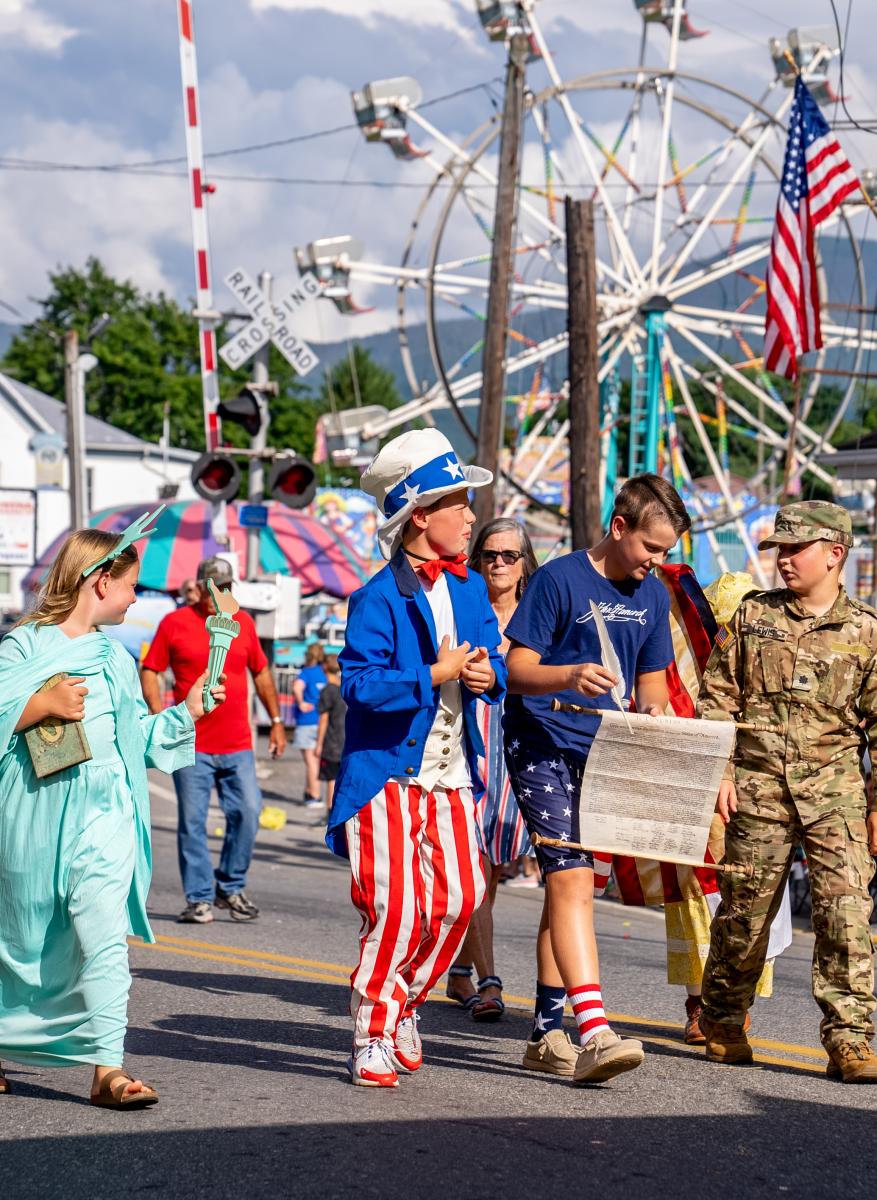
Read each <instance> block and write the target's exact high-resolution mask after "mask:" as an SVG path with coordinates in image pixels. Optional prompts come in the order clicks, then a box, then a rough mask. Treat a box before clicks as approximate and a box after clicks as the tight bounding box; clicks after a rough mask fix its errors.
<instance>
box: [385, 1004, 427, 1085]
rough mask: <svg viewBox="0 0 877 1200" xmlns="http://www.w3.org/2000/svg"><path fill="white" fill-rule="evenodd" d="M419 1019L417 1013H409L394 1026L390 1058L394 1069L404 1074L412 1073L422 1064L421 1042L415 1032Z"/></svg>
mask: <svg viewBox="0 0 877 1200" xmlns="http://www.w3.org/2000/svg"><path fill="white" fill-rule="evenodd" d="M419 1020H420V1017H419V1016H418V1015H417V1013H411V1014H410V1015H409V1016H407V1017H403V1018H402V1020H401V1021H400V1022H399V1024H398V1025H397V1026H396V1040H395V1042H394V1044H393V1047H392V1049H391V1050H390V1059H391V1061H392V1062H393V1064H394V1066H395V1068H396V1070H397V1071H401V1072H402V1073H403V1074H404V1075H413V1074H414V1072H415V1071H419V1070H420V1068H421V1067H422V1066H423V1042H422V1041H421V1040H420V1034H419V1033H418V1032H417V1022H418V1021H419Z"/></svg>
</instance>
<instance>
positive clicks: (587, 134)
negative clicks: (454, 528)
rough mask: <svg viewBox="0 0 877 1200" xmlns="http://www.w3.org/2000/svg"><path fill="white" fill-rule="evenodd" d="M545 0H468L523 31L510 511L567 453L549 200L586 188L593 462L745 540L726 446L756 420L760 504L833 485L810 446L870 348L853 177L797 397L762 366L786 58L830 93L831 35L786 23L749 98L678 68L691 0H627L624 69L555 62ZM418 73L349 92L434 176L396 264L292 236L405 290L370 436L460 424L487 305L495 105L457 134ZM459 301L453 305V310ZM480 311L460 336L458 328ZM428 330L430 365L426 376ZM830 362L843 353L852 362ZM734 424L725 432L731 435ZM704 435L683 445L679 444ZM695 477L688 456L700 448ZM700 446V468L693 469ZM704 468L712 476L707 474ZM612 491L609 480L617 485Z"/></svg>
mask: <svg viewBox="0 0 877 1200" xmlns="http://www.w3.org/2000/svg"><path fill="white" fill-rule="evenodd" d="M534 3H535V0H514V2H507V0H501V2H497V0H476V7H477V10H478V15H479V17H480V19H481V22H482V25H483V26H484V29H485V31H486V32H487V34H488V36H489V37H491V39H492V40H495V41H498V42H506V41H508V40H509V39H510V38H511V37H512V36H513V35H514V34H516V33H524V34H525V35H526V37H527V39H528V43H529V47H530V55H529V57H530V61H529V64H528V68H527V70H528V74H527V83H528V89H529V90H528V91H527V93H526V98H525V119H524V127H523V152H522V156H521V162H522V167H521V177H520V185H519V189H518V194H517V214H516V233H515V247H514V263H515V269H514V279H513V283H512V287H511V307H510V313H509V320H508V353H507V358H506V364H505V366H506V378H507V391H508V393H509V396H508V409H507V416H508V425H509V427H510V429H511V431H512V433H511V440H512V442H513V447H512V449H511V450H510V451H509V452H508V456H507V472H508V474H509V476H510V477H511V479H512V480H513V481H514V483H515V484H516V485H517V486H516V487H514V488H512V489H509V490H507V491H506V493H505V495H504V504H505V511H506V512H508V513H512V512H514V511H516V510H519V509H520V508H521V507H523V506H525V505H526V504H527V501H528V498H532V497H533V496H534V495H535V497H536V499H537V500H538V499H539V492H540V487H541V486H542V484H543V483H544V480H545V478H546V476H549V477H550V475H551V469H552V465H553V464H559V463H562V462H563V461H564V460H565V458H566V455H567V436H568V423H567V422H566V421H565V420H563V419H562V414H563V412H564V411H565V401H566V394H567V382H566V378H565V374H566V357H565V355H566V349H567V335H566V329H565V325H566V321H565V314H566V307H567V287H566V237H565V231H564V228H563V215H562V211H561V198H562V196H563V195H565V194H569V195H572V196H575V197H591V198H592V199H593V201H594V205H595V222H596V228H597V252H598V264H597V289H598V313H599V324H598V331H599V336H600V350H601V365H600V371H599V378H600V382H601V386H602V389H603V391H602V395H603V401H604V403H603V408H604V434H603V442H604V445H603V455H602V458H603V468H604V472H605V474H606V476H607V479H608V481H609V483H610V484H611V482H612V481H613V478H614V474H615V472H616V471H617V472H618V473H620V474H627V473H634V472H636V471H641V470H656V469H657V470H659V471H662V472H664V473H666V474H668V475H669V476H671V477H672V478H673V479H674V481H675V482H676V483H677V485H678V486H679V487H680V489H681V490H682V491H683V492H684V494H685V495H686V499H688V501H689V503H690V504H691V506H692V508H693V509H694V512H695V513H696V514H697V518H698V522H697V524H699V526H700V528H702V529H703V530H704V531H705V532H706V535H707V537H709V538H710V540H711V543H712V544H713V548H714V549H715V550H716V552H717V557H718V559H719V562H720V564H721V563H722V556H721V552H720V548H719V547H718V545H717V543H716V538H715V532H714V531H715V529H716V528H718V527H721V526H731V527H733V528H734V529H736V531H737V533H738V535H739V537H740V540H741V542H742V543H743V545H744V546H745V547H746V549H747V550H748V551H750V552H751V555H752V558H753V560H755V561H757V556H756V555H755V551H754V547H753V546H752V539H751V537H750V535H749V534H748V532H747V530H746V525H745V522H744V520H743V516H744V512H743V510H744V507H745V501H744V500H743V499H741V495H740V489H739V486H738V484H739V481H737V480H735V479H734V477H733V474H732V471H731V455H730V452H729V444H733V442H734V439H736V441H737V442H738V443H740V441H741V439H750V440H751V441H752V443H753V444H754V445H755V447H756V457H757V467H756V470H755V474H754V477H752V478H750V479H749V480H747V487H746V493H747V494H752V493H757V494H758V495H759V496H760V497H761V499H762V500H763V501H765V502H767V501H770V500H773V499H775V498H776V497H777V495H778V494H779V492H780V490H781V489H782V486H783V467H784V464H785V463H786V459H787V453H789V441H790V439H791V441H792V442H793V446H792V448H791V452H790V453H789V464H790V465H791V471H792V478H793V480H794V479H801V480H809V479H810V478H815V479H818V480H821V481H822V482H824V483H826V484H828V485H829V486H834V481H833V478H832V476H831V475H830V473H829V472H827V471H826V470H825V468H824V467H823V466H820V465H819V462H818V461H817V456H819V457H824V456H825V454H826V453H830V450H831V448H830V446H829V444H828V442H829V439H830V437H831V436H832V434H833V433H834V431H835V430H836V429H837V427H838V425H839V424H840V422H841V421H842V420H843V419H844V417H845V415H846V414H847V412H848V410H849V407H850V405H851V403H852V401H853V398H854V395H855V392H856V380H855V378H854V376H855V373H856V372H857V371H858V370H859V368H860V366H861V364H862V362H863V359H864V357H865V355H867V354H868V353H870V351H871V350H873V349H875V348H877V342H875V336H874V332H873V330H872V329H871V327H870V325H869V323H868V321H867V320H866V315H865V310H866V309H867V308H868V306H869V296H868V291H867V286H866V280H865V271H864V264H863V261H862V255H861V250H860V240H861V229H862V223H863V220H864V219H866V217H867V208H866V206H865V203H864V197H862V198H861V200H860V201H859V202H856V199H855V197H851V202H847V203H846V204H845V205H844V206H843V207H842V208H841V209H839V210H838V211H837V213H836V214H835V215H834V217H833V218H831V219H829V220H828V221H826V222H825V223H824V224H823V225H822V226H821V227H820V228H819V231H818V246H817V259H818V263H819V298H820V303H821V309H822V330H823V339H824V343H825V345H824V348H823V349H822V350H821V351H819V352H818V353H816V354H815V355H813V356H811V357H810V360H809V361H808V363H807V372H806V375H805V376H804V377H803V383H802V385H801V392H800V403H799V406H798V411H797V413H794V412H793V408H792V406H791V405H790V403H789V402H788V397H787V396H784V394H783V393H782V392H781V391H780V389H778V387H777V386H776V383H775V381H774V380H773V379H772V377H771V376H770V375H768V373H767V372H766V371H765V369H764V365H763V361H762V353H763V329H764V273H765V269H766V265H767V260H768V256H769V251H770V241H771V234H772V228H773V214H774V209H775V205H776V195H777V189H778V180H779V177H780V172H781V168H782V161H783V154H784V149H785V140H786V129H785V120H786V117H787V114H788V112H789V109H790V107H791V104H792V95H793V93H792V84H793V83H794V78H795V75H796V73H797V72H798V71H800V72H801V74H802V75H803V76H804V78H805V80H806V81H807V82H808V85H809V86H810V88H811V91H812V92H813V94H814V96H815V97H816V99H817V100H818V101H819V102H820V103H828V102H829V101H831V100H832V99H836V96H835V95H834V93H833V91H832V87H831V84H830V82H829V78H828V67H829V64H830V62H831V59H832V57H833V56H834V55H835V54H836V47H835V46H834V45H833V44H832V40H831V38H830V36H828V35H827V34H826V33H824V32H821V31H812V30H811V31H808V30H793V31H791V33H790V34H789V35H788V38H787V39H779V38H775V39H772V40H771V42H770V44H769V46H768V47H767V48H766V51H767V52H766V53H765V75H766V82H765V87H764V90H763V92H762V94H761V95H760V96H759V97H758V98H757V99H752V98H750V97H748V96H746V95H744V94H743V93H742V92H740V91H738V90H737V89H735V88H733V87H731V86H729V85H727V84H725V83H722V82H719V81H717V80H714V79H709V78H707V77H705V76H703V75H701V74H697V73H694V72H690V71H687V70H685V69H684V55H685V43H686V42H687V41H688V40H690V39H692V38H697V37H700V36H703V33H704V32H705V31H702V30H699V29H696V28H695V27H694V26H693V24H692V21H691V17H690V16H689V14H688V12H687V5H686V3H685V2H684V0H633V4H632V8H631V42H632V45H635V44H636V40H637V38H638V46H639V49H638V54H634V55H632V59H634V62H633V63H632V65H629V66H621V67H617V68H610V69H606V70H603V71H599V72H596V73H592V74H589V75H585V76H582V77H580V78H575V79H563V78H562V77H561V75H560V73H559V71H558V68H557V66H556V64H555V61H554V58H553V56H552V53H551V49H550V47H549V45H548V43H547V41H546V38H545V35H544V33H543V31H542V29H541V27H540V25H539V22H538V19H537V16H536V13H535V11H534ZM420 100H421V90H420V86H419V84H418V83H417V81H415V80H413V79H411V78H409V77H400V78H397V79H390V80H383V81H376V82H373V83H370V84H367V85H366V86H365V87H363V88H362V89H361V90H360V91H358V92H355V93H354V94H353V102H354V109H355V111H356V114H357V118H358V120H359V123H360V126H361V128H362V130H363V132H364V134H365V136H366V138H367V140H369V141H372V142H376V143H382V142H383V143H386V145H387V146H388V148H389V149H390V151H391V152H392V153H393V155H394V156H395V157H396V158H398V159H400V160H402V161H411V162H413V161H418V162H420V163H421V164H424V165H425V166H426V167H428V168H429V169H430V170H431V171H432V174H433V178H432V180H431V182H428V183H427V184H426V186H425V188H424V195H423V198H422V201H421V203H420V205H419V207H418V209H417V212H416V215H415V217H414V220H413V222H412V225H411V229H410V231H409V233H408V236H407V239H406V241H405V245H404V247H403V250H402V255H401V262H400V264H399V265H389V264H388V265H381V264H377V263H369V262H366V261H363V259H362V258H361V257H360V255H361V247H360V246H359V244H358V243H357V242H355V240H354V239H352V238H340V239H339V238H328V239H324V240H323V241H322V242H316V243H313V244H311V246H309V247H308V248H307V249H306V250H305V251H299V254H298V257H299V266H300V268H301V269H303V270H313V271H315V272H316V273H317V274H318V275H319V276H320V278H321V279H322V281H323V284H324V288H325V294H326V295H328V296H329V297H330V298H332V299H334V300H335V303H336V304H337V305H338V307H339V308H340V309H341V310H342V311H346V312H350V313H355V312H356V311H357V309H358V306H357V304H356V302H355V300H354V296H355V295H356V289H357V284H362V283H371V284H381V285H385V286H388V287H391V288H394V289H395V291H396V308H397V314H398V323H399V337H400V348H401V353H402V361H403V364H404V368H405V372H406V376H407V378H408V382H409V384H410V387H411V392H412V396H413V399H412V400H411V401H410V402H409V403H408V404H406V405H404V406H403V407H401V408H399V409H396V410H393V411H392V412H391V413H389V414H388V415H387V417H386V418H385V419H382V420H377V421H374V420H373V421H371V422H370V424H369V426H368V428H367V430H366V431H365V432H366V433H367V434H368V435H369V436H374V435H375V434H383V433H386V432H388V431H389V430H390V429H392V428H394V427H397V426H398V425H399V424H401V423H404V422H407V421H410V420H412V419H414V418H418V417H419V418H425V419H427V420H430V419H432V416H433V414H434V413H435V412H436V411H437V410H439V409H442V408H446V407H447V406H449V405H450V406H453V407H454V408H455V409H456V410H457V413H458V415H459V416H460V418H461V420H462V421H463V423H464V426H465V427H468V428H469V429H470V430H471V427H472V419H473V418H474V416H475V413H476V411H477V405H478V402H479V395H480V392H481V386H482V376H481V370H480V351H481V348H482V341H481V337H480V334H479V332H478V326H479V323H483V322H484V320H485V319H486V310H487V294H488V283H489V271H490V258H491V245H492V223H493V218H494V212H495V207H496V191H497V165H496V163H497V149H498V139H499V134H500V113H499V112H498V111H496V112H494V114H493V115H492V116H491V117H490V118H489V119H488V120H487V121H485V122H484V123H483V124H481V125H480V126H478V127H477V128H475V129H473V130H472V132H471V133H470V134H469V136H468V137H466V138H465V139H463V140H454V139H453V138H451V137H450V136H448V135H447V134H446V133H445V132H443V131H442V130H441V129H440V128H439V127H438V126H436V125H434V124H432V123H431V122H430V121H429V120H428V119H427V118H426V117H425V116H424V115H423V114H422V113H421V112H420V111H418V104H419V102H420ZM455 318H457V319H456V320H455ZM466 330H471V331H474V333H473V336H472V337H471V340H469V341H468V343H467V344H466V345H464V346H461V345H460V344H459V342H460V336H461V331H466ZM419 340H422V341H425V344H426V349H427V350H428V355H429V361H430V363H431V368H432V371H431V374H432V380H431V381H428V382H427V384H426V385H424V381H423V380H422V379H421V378H420V377H419V376H420V374H421V372H419V371H418V363H419V362H422V360H423V355H422V354H419V353H418V341H419ZM841 368H842V370H841ZM621 377H624V378H629V379H630V381H631V382H630V388H631V393H630V412H629V430H628V437H627V443H628V452H627V460H626V462H623V463H618V461H617V459H618V454H617V445H618V443H617V433H618V405H619V380H620V378H621ZM839 380H840V393H841V394H840V398H839V401H838V404H837V406H836V409H835V411H834V413H833V414H832V416H831V418H830V420H829V421H828V425H827V427H824V422H823V427H822V428H821V431H819V432H818V431H817V430H816V429H815V428H814V427H813V426H812V425H811V423H810V418H811V415H812V414H813V406H814V403H815V401H816V398H817V395H818V393H819V389H820V386H821V385H824V384H825V383H834V384H838V381H839ZM729 439H730V440H729ZM692 451H693V453H692ZM695 462H696V463H698V464H700V466H701V478H694V477H693V470H694V467H693V463H695ZM703 464H706V469H705V470H703ZM704 476H707V477H708V479H704V478H703V477H704ZM607 490H608V491H611V488H610V489H607Z"/></svg>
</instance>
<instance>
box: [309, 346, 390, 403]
mask: <svg viewBox="0 0 877 1200" xmlns="http://www.w3.org/2000/svg"><path fill="white" fill-rule="evenodd" d="M319 396H320V400H321V401H322V402H323V404H325V406H326V409H329V408H332V409H333V410H334V411H336V412H342V411H343V410H344V409H346V408H359V407H360V406H361V405H366V404H382V405H383V406H384V408H396V407H397V406H398V405H399V404H401V402H402V401H401V397H400V395H399V389H398V387H397V386H396V379H395V376H394V375H393V372H392V371H388V370H387V368H386V367H382V366H381V365H380V364H379V363H377V362H375V360H374V358H373V357H372V355H371V354H369V352H368V350H366V349H364V348H363V347H362V346H353V347H352V348H351V349H350V353H349V354H348V355H347V357H346V358H342V359H341V360H340V362H337V363H335V365H334V366H333V367H330V368H329V370H327V371H326V372H325V374H324V375H323V379H322V381H321V383H320V391H319Z"/></svg>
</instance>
